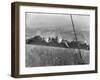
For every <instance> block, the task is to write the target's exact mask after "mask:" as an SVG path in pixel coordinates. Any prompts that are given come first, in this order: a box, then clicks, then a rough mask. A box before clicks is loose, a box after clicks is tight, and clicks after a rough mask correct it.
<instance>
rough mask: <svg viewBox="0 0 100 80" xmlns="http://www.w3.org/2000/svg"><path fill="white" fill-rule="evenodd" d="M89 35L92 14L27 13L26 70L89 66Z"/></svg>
mask: <svg viewBox="0 0 100 80" xmlns="http://www.w3.org/2000/svg"><path fill="white" fill-rule="evenodd" d="M89 32H90V15H86V14H67V13H62V14H61V13H42V12H40V13H38V12H37V13H36V12H26V13H25V39H26V45H25V48H26V53H25V54H26V56H25V57H26V58H25V59H26V61H25V62H26V67H40V66H62V65H66V66H67V65H85V64H89V58H90V56H89V55H90V34H89Z"/></svg>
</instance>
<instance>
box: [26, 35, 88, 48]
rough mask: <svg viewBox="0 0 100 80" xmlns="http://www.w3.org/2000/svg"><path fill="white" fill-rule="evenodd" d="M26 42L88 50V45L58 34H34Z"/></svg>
mask: <svg viewBox="0 0 100 80" xmlns="http://www.w3.org/2000/svg"><path fill="white" fill-rule="evenodd" d="M26 44H32V45H44V46H53V47H62V48H75V49H78V48H80V49H85V50H89V45H88V44H87V43H85V42H81V41H74V40H73V41H68V40H65V39H63V38H61V37H59V36H56V37H42V36H40V35H36V36H34V37H32V38H29V39H27V40H26Z"/></svg>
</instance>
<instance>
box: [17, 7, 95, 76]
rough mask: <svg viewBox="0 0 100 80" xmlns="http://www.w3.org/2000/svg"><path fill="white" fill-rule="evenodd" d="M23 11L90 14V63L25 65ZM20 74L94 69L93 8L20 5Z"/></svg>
mask: <svg viewBox="0 0 100 80" xmlns="http://www.w3.org/2000/svg"><path fill="white" fill-rule="evenodd" d="M25 12H48V13H67V14H77V13H78V14H88V15H90V53H91V54H90V64H87V65H69V66H55V67H54V66H51V67H29V68H28V67H27V68H26V67H25ZM19 19H20V20H19V21H20V43H19V44H20V46H19V47H20V48H19V49H20V53H19V56H20V58H19V59H20V61H19V65H20V66H19V69H20V70H19V71H20V72H19V73H20V74H39V73H55V72H73V71H87V70H95V34H94V33H95V10H85V9H71V8H66V9H65V8H54V7H53V8H50V7H35V6H34V7H32V6H20V18H19Z"/></svg>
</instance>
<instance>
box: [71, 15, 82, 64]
mask: <svg viewBox="0 0 100 80" xmlns="http://www.w3.org/2000/svg"><path fill="white" fill-rule="evenodd" d="M70 17H71V22H72V27H73V31H74V35H75V40H76V42H78V39H77V35H76V31H75V26H74V22H73V18H72V14H70ZM77 47H78V51H79V55H80V59H81V61H82V63H84V61H83V58H82V55H81V51H80V47H79V44H78V45H77Z"/></svg>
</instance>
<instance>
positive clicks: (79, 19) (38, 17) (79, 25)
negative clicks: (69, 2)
mask: <svg viewBox="0 0 100 80" xmlns="http://www.w3.org/2000/svg"><path fill="white" fill-rule="evenodd" d="M72 17H73V22H74V25H75V29H76V30H82V31H89V26H90V25H89V21H90V20H89V16H82V15H73V16H72ZM26 27H29V28H32V29H36V28H38V29H39V28H42V29H43V28H44V29H50V30H54V29H57V30H58V29H63V30H64V31H70V30H72V29H73V28H72V23H71V18H70V15H61V14H43V13H26Z"/></svg>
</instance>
